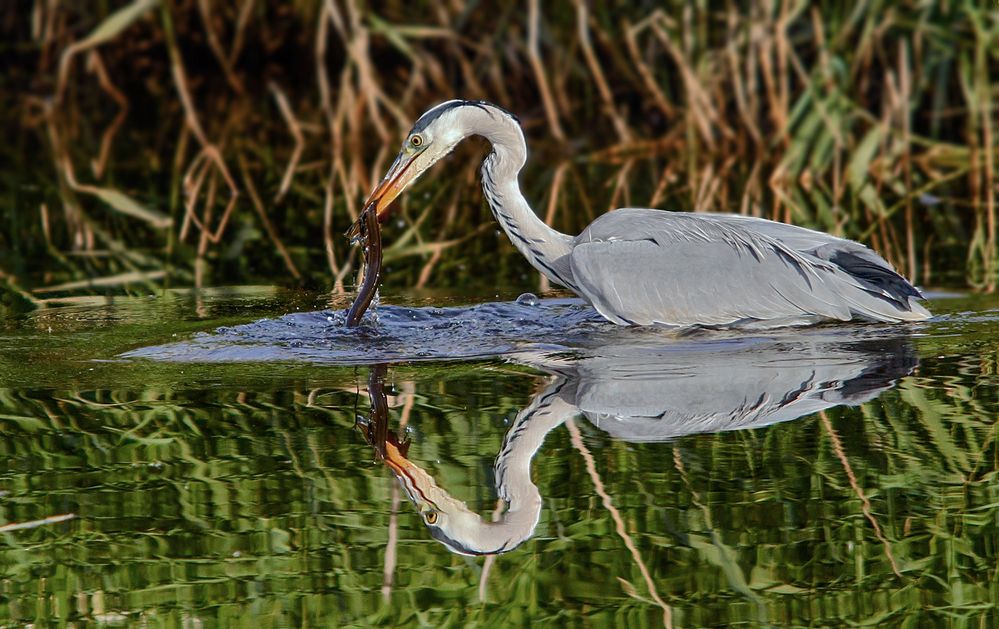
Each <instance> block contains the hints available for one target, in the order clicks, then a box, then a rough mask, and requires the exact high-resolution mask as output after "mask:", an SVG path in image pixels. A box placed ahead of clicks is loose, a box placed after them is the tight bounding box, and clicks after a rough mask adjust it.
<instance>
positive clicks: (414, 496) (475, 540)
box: [385, 443, 541, 555]
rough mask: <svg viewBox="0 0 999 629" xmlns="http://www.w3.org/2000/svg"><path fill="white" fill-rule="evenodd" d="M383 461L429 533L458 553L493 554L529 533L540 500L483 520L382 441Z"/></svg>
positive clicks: (517, 543) (507, 547) (513, 545)
mask: <svg viewBox="0 0 999 629" xmlns="http://www.w3.org/2000/svg"><path fill="white" fill-rule="evenodd" d="M385 462H386V463H387V464H388V466H389V468H391V470H392V472H393V473H394V474H395V476H396V477H397V478H398V479H399V482H400V483H401V484H402V487H403V489H405V490H406V494H407V495H408V496H409V498H410V500H412V501H413V504H415V505H416V507H417V509H418V510H419V512H420V517H422V518H423V523H424V524H425V525H426V527H427V529H428V530H429V531H430V534H431V535H432V536H433V537H434V539H436V540H437V541H439V542H440V543H441V544H443V545H444V546H445V547H447V549H448V550H450V551H451V552H453V553H457V554H459V555H494V554H498V553H504V552H508V551H511V550H513V549H514V548H516V547H517V546H520V545H521V544H522V543H523V542H524V541H526V540H527V539H528V538H530V537H531V535H532V534H533V533H534V528H535V526H537V523H538V518H539V516H540V512H541V502H540V500H539V501H537V505H536V508H532V509H529V510H527V511H520V512H513V511H508V512H507V513H505V514H504V515H503V517H502V518H501V519H500V521H498V522H486V521H484V520H483V519H482V518H481V517H480V516H479V515H478V514H477V513H473V512H472V511H470V510H469V509H468V507H467V506H466V505H465V503H464V502H461V501H460V500H457V499H455V498H453V497H452V496H451V495H450V494H448V493H447V492H446V491H445V490H443V489H441V488H440V487H439V486H438V485H437V483H436V482H435V481H434V478H433V477H432V476H431V475H430V474H428V473H427V472H426V471H424V470H423V469H422V468H421V467H419V466H418V465H416V464H414V463H413V462H412V461H410V460H409V459H407V458H406V457H404V456H402V453H401V452H399V450H398V448H397V447H395V446H394V445H393V444H391V443H389V444H386V450H385Z"/></svg>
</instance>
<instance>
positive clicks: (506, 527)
mask: <svg viewBox="0 0 999 629" xmlns="http://www.w3.org/2000/svg"><path fill="white" fill-rule="evenodd" d="M733 345H734V346H733ZM510 360H511V361H512V362H516V363H520V364H524V365H529V366H532V367H535V368H537V369H540V370H541V371H544V372H547V373H549V374H552V375H553V376H554V377H553V378H552V379H551V380H550V381H549V382H548V385H547V386H546V387H545V388H544V389H543V390H542V391H541V392H539V393H537V394H536V395H535V396H534V398H533V399H532V400H531V402H530V404H529V405H528V406H527V407H526V408H524V409H523V410H522V411H520V412H519V413H518V414H517V418H516V419H515V420H514V422H513V423H512V425H511V426H510V428H509V429H508V430H507V432H506V435H505V436H504V438H503V445H502V446H501V448H500V451H499V453H498V455H497V456H496V461H495V464H494V466H493V470H494V480H495V483H496V493H497V495H498V496H499V498H500V499H502V500H503V501H504V502H505V503H506V509H505V510H504V511H503V512H502V513H501V514H500V515H499V517H498V518H497V519H496V520H495V521H488V520H486V519H483V518H482V517H481V516H480V515H479V514H477V513H475V512H473V511H472V510H470V509H469V508H468V506H467V505H466V504H465V503H464V502H462V501H461V500H459V499H457V498H455V497H454V496H452V495H451V494H450V493H449V492H448V491H447V490H446V489H444V488H442V487H441V486H440V485H438V484H437V481H436V480H435V479H434V477H433V476H432V475H431V474H430V473H428V472H427V471H426V470H424V469H423V468H422V467H420V466H419V465H417V464H416V463H414V462H413V461H411V460H410V459H409V458H408V443H402V442H400V440H399V438H398V436H397V435H396V434H395V433H393V432H392V431H391V430H389V428H388V421H389V418H388V403H387V399H386V397H385V393H384V391H383V386H384V376H385V369H384V366H383V365H379V366H377V367H375V368H373V369H372V373H371V376H370V377H369V379H368V396H369V398H370V400H371V417H370V419H369V420H368V423H367V425H366V428H367V431H366V436H367V439H368V442H369V443H370V444H372V445H373V446H375V448H376V450H377V451H378V453H379V455H380V457H381V458H382V460H383V461H384V462H385V463H386V465H388V467H389V469H391V470H392V473H393V474H394V475H395V476H396V478H398V480H399V482H400V484H401V485H402V487H403V489H404V490H405V491H406V494H407V495H408V496H409V498H410V500H412V502H413V504H415V505H416V507H417V509H418V510H419V512H420V515H421V517H422V518H423V522H424V524H425V525H426V527H427V529H428V530H429V531H430V534H431V535H432V536H433V537H434V538H435V539H437V540H438V541H439V542H441V543H442V544H444V545H445V546H446V547H447V548H448V549H449V550H451V551H452V552H455V553H459V554H463V555H493V554H499V553H505V552H509V551H511V550H513V549H514V548H516V547H517V546H519V545H520V544H522V543H523V542H525V541H527V540H528V539H529V538H530V537H531V535H533V533H534V529H535V528H536V527H537V524H538V521H539V519H540V516H541V508H542V504H543V500H542V496H541V492H540V491H539V489H538V487H537V485H536V484H535V483H534V481H533V480H532V478H531V461H532V460H533V459H534V457H535V455H536V454H537V453H538V451H539V450H540V449H541V447H542V445H543V444H544V441H545V438H546V437H547V436H548V434H549V433H551V432H552V431H553V430H555V429H556V428H558V427H559V426H561V425H562V424H563V423H565V422H566V421H567V420H569V419H571V418H574V417H576V416H579V415H582V416H583V417H585V418H586V419H587V420H588V421H589V422H590V423H591V424H593V425H594V426H596V427H597V428H598V429H600V430H602V431H603V432H605V433H607V434H608V435H609V436H610V437H611V438H613V439H618V440H621V441H627V442H630V443H642V442H663V441H670V440H673V439H677V438H680V437H684V436H687V435H694V434H703V433H716V432H723V431H730V430H746V429H755V428H762V427H765V426H770V425H772V424H776V423H781V422H786V421H791V420H793V419H796V418H799V417H802V416H805V415H814V414H815V413H819V412H820V411H823V410H826V409H829V408H833V407H836V406H840V405H847V406H857V405H860V404H863V403H865V402H868V401H870V400H872V399H874V398H875V397H877V396H878V395H880V394H881V393H883V392H884V391H886V390H888V389H890V388H891V387H893V386H894V385H895V382H896V381H897V380H898V379H900V378H903V377H905V376H907V375H908V374H910V373H911V372H912V370H913V369H914V368H915V366H916V364H917V358H916V353H915V350H914V349H913V346H912V343H911V341H910V339H909V338H908V337H906V336H897V335H891V333H889V334H888V335H886V336H883V337H880V338H878V337H872V336H867V335H864V336H861V335H860V334H856V335H852V336H851V335H842V334H833V333H829V332H825V331H821V330H816V333H814V334H800V333H795V334H793V335H792V334H787V335H783V336H781V335H776V336H773V337H770V338H750V337H745V338H742V339H739V340H738V341H736V342H735V343H734V344H733V342H732V340H729V341H727V342H714V343H712V342H707V343H685V342H682V341H677V342H674V343H665V344H664V343H663V342H662V339H661V338H659V339H649V340H646V341H645V342H641V341H639V342H634V341H628V342H618V343H614V342H612V343H610V344H601V345H600V346H598V347H595V348H593V349H590V350H585V349H584V350H582V351H579V352H577V353H575V354H574V355H568V356H567V355H566V354H565V353H564V352H556V353H549V352H536V351H535V352H523V353H519V354H514V355H512V356H510Z"/></svg>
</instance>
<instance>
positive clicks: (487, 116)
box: [472, 105, 574, 288]
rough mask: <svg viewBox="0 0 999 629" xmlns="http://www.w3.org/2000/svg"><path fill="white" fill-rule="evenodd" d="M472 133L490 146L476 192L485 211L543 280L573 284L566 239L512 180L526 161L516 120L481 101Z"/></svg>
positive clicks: (568, 245)
mask: <svg viewBox="0 0 999 629" xmlns="http://www.w3.org/2000/svg"><path fill="white" fill-rule="evenodd" d="M473 127H474V128H473V130H472V133H474V134H477V135H481V136H483V137H485V138H486V139H487V140H489V142H490V143H491V144H492V147H493V150H492V152H491V153H490V154H489V156H488V157H486V159H485V161H483V162H482V191H483V194H484V195H485V197H486V202H487V203H488V204H489V210H490V211H491V212H492V213H493V216H494V217H495V218H496V221H497V222H498V223H499V224H500V227H502V228H503V231H505V232H506V235H507V237H508V238H510V241H511V242H513V244H514V246H515V247H517V249H518V250H519V251H520V252H521V253H522V254H523V255H524V257H526V258H527V260H528V262H530V263H531V265H532V266H533V267H534V268H536V269H537V270H538V271H539V272H540V273H542V274H543V275H545V276H546V277H547V278H548V279H549V280H551V281H553V282H555V283H557V284H561V285H563V286H566V287H568V288H574V286H573V284H572V273H571V271H570V270H569V263H568V259H567V256H568V254H569V253H570V252H571V251H572V246H571V245H572V238H571V237H569V236H567V235H566V234H562V233H560V232H558V231H556V230H554V229H552V228H551V227H549V226H548V225H546V224H545V223H544V221H542V220H541V219H539V218H538V216H537V215H536V214H535V213H534V210H532V209H531V206H530V205H529V204H528V203H527V199H525V198H524V195H523V193H522V192H521V191H520V183H519V182H518V180H517V177H518V175H519V174H520V170H521V168H523V167H524V163H525V162H526V161H527V143H526V142H525V141H524V133H523V131H522V130H521V128H520V125H519V124H518V123H517V121H516V119H515V118H513V117H512V116H511V115H510V114H508V113H506V112H505V111H503V110H501V109H499V108H497V107H493V106H491V105H486V106H483V107H482V108H481V113H480V112H478V111H477V112H476V115H475V118H474V120H473Z"/></svg>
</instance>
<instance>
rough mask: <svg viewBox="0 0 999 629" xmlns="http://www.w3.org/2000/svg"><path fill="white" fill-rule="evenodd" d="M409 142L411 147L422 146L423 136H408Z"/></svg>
mask: <svg viewBox="0 0 999 629" xmlns="http://www.w3.org/2000/svg"><path fill="white" fill-rule="evenodd" d="M409 143H410V145H411V146H413V148H420V147H421V146H423V136H422V135H414V136H413V137H411V138H409Z"/></svg>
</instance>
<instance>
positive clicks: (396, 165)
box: [364, 155, 416, 223]
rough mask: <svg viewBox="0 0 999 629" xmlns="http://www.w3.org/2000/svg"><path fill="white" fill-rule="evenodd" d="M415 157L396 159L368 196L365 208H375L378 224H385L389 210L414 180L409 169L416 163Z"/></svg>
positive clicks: (401, 156) (402, 156)
mask: <svg viewBox="0 0 999 629" xmlns="http://www.w3.org/2000/svg"><path fill="white" fill-rule="evenodd" d="M415 157H416V156H415V155H414V156H404V155H400V156H399V157H397V158H395V161H394V162H392V166H391V167H390V168H389V171H388V172H387V173H385V177H384V178H383V179H382V181H381V183H379V184H378V186H377V187H376V188H375V189H374V190H373V191H372V192H371V195H370V196H368V200H367V201H365V202H364V208H365V209H367V208H369V207H372V206H373V207H374V210H375V215H376V216H378V222H379V223H384V222H385V220H386V219H387V218H388V209H389V206H391V205H392V202H393V201H395V198H396V197H397V196H399V195H400V194H401V193H402V191H403V190H405V189H406V186H408V185H409V182H410V181H411V180H412V178H413V177H412V175H410V174H408V173H409V167H410V166H412V165H413V162H415V161H416V159H415Z"/></svg>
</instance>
